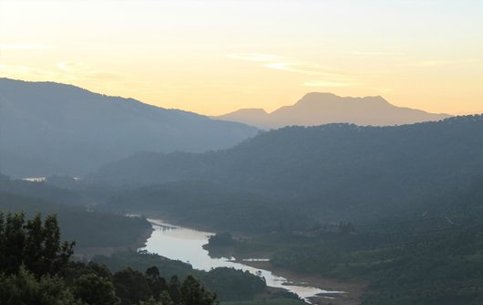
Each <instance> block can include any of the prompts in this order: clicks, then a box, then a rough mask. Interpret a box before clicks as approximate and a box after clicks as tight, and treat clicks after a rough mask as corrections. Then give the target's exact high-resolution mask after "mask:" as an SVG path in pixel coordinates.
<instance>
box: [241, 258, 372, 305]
mask: <svg viewBox="0 0 483 305" xmlns="http://www.w3.org/2000/svg"><path fill="white" fill-rule="evenodd" d="M236 262H239V263H242V264H245V265H247V266H251V267H254V268H259V269H265V270H268V271H270V272H272V273H274V274H276V275H279V276H282V277H284V278H286V279H287V281H288V283H289V285H290V284H292V283H293V284H295V285H300V286H311V287H316V288H319V289H323V290H329V291H343V292H344V293H340V294H333V293H331V294H326V295H324V294H322V295H320V296H317V297H312V298H309V299H310V301H311V302H312V303H313V304H317V305H328V304H331V305H359V304H360V303H361V297H362V294H363V293H364V290H365V288H366V287H367V284H366V283H363V282H359V281H341V280H338V279H333V278H326V277H321V276H318V275H306V274H301V273H297V272H293V271H289V270H286V269H283V268H277V267H273V266H272V265H271V264H270V262H269V261H244V260H240V259H237V260H236ZM328 297H330V298H328Z"/></svg>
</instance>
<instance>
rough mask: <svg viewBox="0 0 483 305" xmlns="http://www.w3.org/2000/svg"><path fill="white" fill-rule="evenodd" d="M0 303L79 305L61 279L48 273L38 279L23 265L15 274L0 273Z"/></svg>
mask: <svg viewBox="0 0 483 305" xmlns="http://www.w3.org/2000/svg"><path fill="white" fill-rule="evenodd" d="M0 304H2V305H19V304H29V305H30V304H35V305H81V303H80V302H78V301H76V299H75V297H74V296H73V295H72V293H71V291H70V290H69V289H68V288H67V287H66V286H65V284H64V282H63V280H62V279H61V278H58V277H51V276H49V275H46V276H43V277H41V278H40V279H39V280H37V279H36V278H35V276H34V275H33V274H32V273H31V272H29V271H28V270H27V269H25V268H24V267H21V268H19V270H18V273H17V274H12V275H5V274H4V275H0Z"/></svg>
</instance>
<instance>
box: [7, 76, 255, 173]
mask: <svg viewBox="0 0 483 305" xmlns="http://www.w3.org/2000/svg"><path fill="white" fill-rule="evenodd" d="M256 133H257V129H255V128H252V127H249V126H246V125H243V124H239V123H230V122H222V121H217V120H212V119H210V118H208V117H204V116H201V115H197V114H194V113H190V112H185V111H180V110H171V109H163V108H159V107H155V106H151V105H147V104H143V103H142V102H140V101H137V100H134V99H130V98H129V99H126V98H121V97H112V96H106V95H102V94H97V93H93V92H90V91H87V90H84V89H81V88H78V87H74V86H71V85H64V84H58V83H51V82H24V81H17V80H11V79H5V78H2V79H0V134H1V137H0V170H1V171H2V172H3V173H5V174H8V175H10V176H16V177H32V176H48V175H52V174H64V175H71V176H81V175H84V174H86V173H88V172H90V171H93V170H95V169H96V168H97V167H98V166H100V165H101V164H104V163H107V162H112V161H114V160H117V159H120V158H124V157H127V156H129V155H131V154H133V153H135V152H139V151H155V152H172V151H190V152H203V151H209V150H214V149H220V148H227V147H230V146H233V145H235V144H237V143H239V142H240V141H242V140H244V139H246V138H248V137H251V136H254V135H255V134H256Z"/></svg>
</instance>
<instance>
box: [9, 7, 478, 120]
mask: <svg viewBox="0 0 483 305" xmlns="http://www.w3.org/2000/svg"><path fill="white" fill-rule="evenodd" d="M0 77H10V78H16V79H24V80H48V81H56V82H63V83H71V84H74V85H78V86H80V87H84V88H87V89H90V90H93V91H96V92H101V93H105V94H109V95H118V96H125V97H134V98H137V99H140V100H142V101H144V102H147V103H150V104H154V105H158V106H162V107H165V108H179V109H184V110H189V111H194V112H198V113H202V114H209V115H216V114H222V113H226V112H229V111H233V110H236V109H238V108H265V109H266V110H268V111H270V110H273V109H275V108H278V107H280V106H283V105H288V104H293V103H294V102H295V101H296V100H298V99H299V98H300V97H301V96H302V95H304V94H305V93H307V92H312V91H321V92H332V93H335V94H338V95H344V96H366V95H382V96H384V97H385V98H386V99H388V100H389V101H390V102H392V103H393V104H396V105H399V106H405V107H412V108H419V109H424V110H428V111H431V112H445V113H457V114H459V113H474V112H483V85H482V84H483V1H479V0H473V1H471V0H462V1H447V0H418V1H415V0H414V1H413V0H391V1H387V0H286V1H282V0H277V1H275V0H259V1H255V0H244V1H241V0H237V1H233V0H223V1H220V0H205V1H201V0H200V1H194V0H178V1H163V0H158V1H154V0H151V1H134V0H116V1H105V0H101V1H90V0H85V1H74V0H71V1H39V0H36V1H23V0H15V1H12V0H2V1H0Z"/></svg>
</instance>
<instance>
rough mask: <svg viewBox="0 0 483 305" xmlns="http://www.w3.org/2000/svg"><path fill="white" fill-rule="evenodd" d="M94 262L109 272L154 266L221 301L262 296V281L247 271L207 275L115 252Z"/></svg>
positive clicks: (155, 258) (159, 260)
mask: <svg viewBox="0 0 483 305" xmlns="http://www.w3.org/2000/svg"><path fill="white" fill-rule="evenodd" d="M93 261H94V262H96V263H98V264H102V265H106V266H108V267H109V269H110V270H114V271H116V270H123V269H125V268H127V267H131V268H133V269H135V270H146V269H147V268H149V267H150V266H156V268H158V270H159V272H160V273H161V274H165V275H169V276H172V275H177V276H178V277H180V278H185V277H187V276H189V275H192V276H194V277H195V278H197V279H200V281H201V282H202V283H203V284H204V285H205V286H206V287H207V288H208V289H210V290H211V291H215V292H216V294H217V296H218V299H220V300H221V301H234V300H252V299H254V298H256V297H257V295H259V294H263V293H265V291H266V289H267V287H266V284H265V281H264V280H263V279H262V278H260V277H258V276H255V275H253V274H251V273H249V272H246V271H245V272H244V271H241V270H235V269H232V268H216V269H213V270H210V271H209V272H205V271H200V270H195V269H193V268H192V267H191V265H189V264H186V263H183V262H180V261H172V260H168V259H165V258H162V257H160V256H158V255H156V254H149V253H146V252H141V253H138V252H133V251H126V252H118V253H115V254H114V255H112V256H110V257H106V256H96V257H94V258H93Z"/></svg>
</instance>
